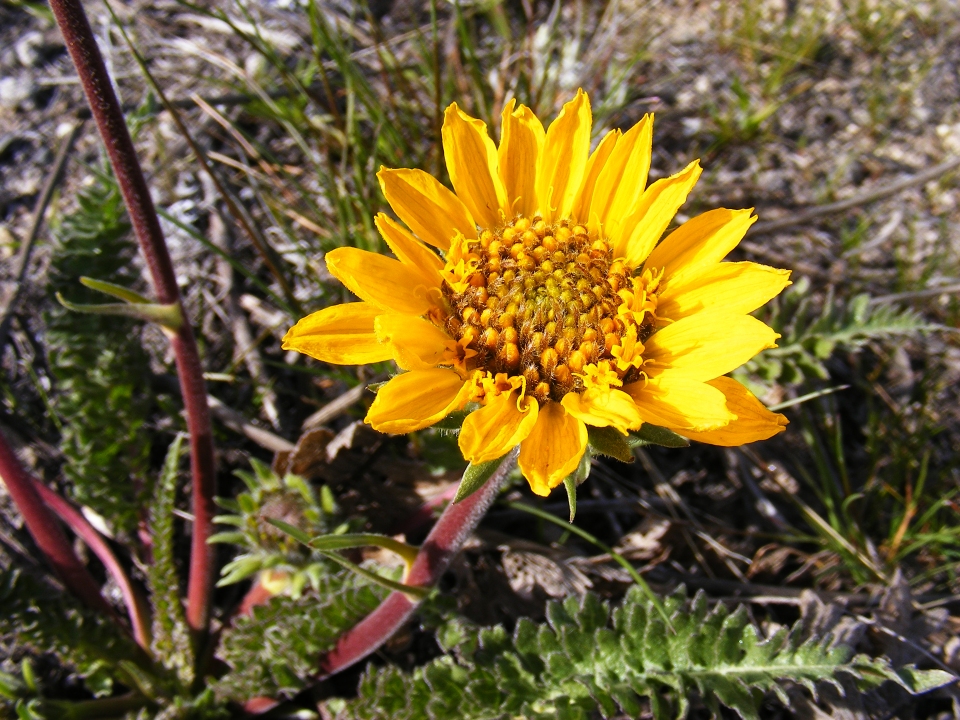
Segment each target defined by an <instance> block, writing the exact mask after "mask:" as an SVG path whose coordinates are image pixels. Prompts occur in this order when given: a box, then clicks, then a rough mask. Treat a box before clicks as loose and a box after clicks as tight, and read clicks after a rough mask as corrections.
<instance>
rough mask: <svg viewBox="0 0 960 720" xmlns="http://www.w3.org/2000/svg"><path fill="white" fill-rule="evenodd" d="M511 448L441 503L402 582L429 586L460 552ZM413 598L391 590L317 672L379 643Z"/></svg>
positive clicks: (509, 461) (509, 463) (510, 458)
mask: <svg viewBox="0 0 960 720" xmlns="http://www.w3.org/2000/svg"><path fill="white" fill-rule="evenodd" d="M517 453H518V451H517V450H514V451H513V452H511V453H510V454H509V455H507V457H505V458H504V459H503V462H502V463H500V467H498V468H497V469H496V471H495V472H494V473H493V475H492V476H491V477H490V479H489V480H487V482H486V483H485V484H484V485H483V487H481V488H480V489H479V490H477V491H476V492H475V493H473V494H472V495H470V496H469V497H467V498H466V499H464V500H462V501H460V502H458V503H457V504H456V505H453V504H450V505H447V507H446V509H445V510H444V511H443V514H442V515H441V516H440V519H439V520H437V524H436V525H434V526H433V530H431V531H430V534H429V535H427V539H426V540H424V542H423V545H421V546H420V552H419V553H417V559H416V560H414V561H413V566H412V567H411V568H410V574H409V575H408V576H407V581H406V582H407V585H413V586H418V587H432V586H433V585H435V584H436V583H437V581H438V580H440V576H441V575H443V573H444V572H445V571H446V569H447V567H448V566H449V565H450V561H451V560H453V558H454V556H455V555H456V554H457V553H458V552H460V548H461V547H463V543H464V542H466V540H467V538H468V537H469V536H470V534H471V533H472V532H473V531H474V529H475V528H476V527H477V525H478V524H479V523H480V521H481V520H482V519H483V516H484V515H485V514H486V512H487V509H488V508H489V507H490V505H491V504H492V503H493V501H494V499H496V497H497V494H498V493H499V492H500V486H501V485H503V482H504V480H506V478H507V475H509V474H510V471H511V470H512V469H513V466H514V465H515V464H516V462H517ZM417 604H418V603H417V601H415V600H412V599H411V598H410V596H408V595H405V594H403V593H401V592H393V593H390V595H389V596H388V597H387V599H386V600H384V601H383V603H381V604H380V606H379V607H378V608H377V609H376V610H374V611H373V612H372V613H370V614H369V615H367V617H365V618H364V619H363V620H361V621H360V622H359V623H357V625H356V626H354V627H353V628H351V629H350V630H348V631H347V632H346V633H344V634H343V636H341V638H340V640H339V641H338V642H337V646H336V647H335V648H334V649H333V650H331V651H330V652H329V653H328V654H327V655H326V657H324V659H323V661H322V662H321V672H322V673H323V677H329V676H330V675H333V674H335V673H338V672H340V671H341V670H343V669H345V668H347V667H349V666H350V665H352V664H353V663H355V662H357V661H358V660H361V659H362V658H364V657H366V656H367V655H369V654H370V653H372V652H373V651H374V650H376V649H377V648H379V647H380V646H381V645H383V644H384V643H385V642H386V641H387V640H389V639H390V636H391V635H393V633H395V632H396V631H397V630H398V629H399V628H400V626H401V625H403V623H405V622H406V621H407V620H408V619H409V618H410V616H411V615H412V614H413V611H414V610H416V608H417Z"/></svg>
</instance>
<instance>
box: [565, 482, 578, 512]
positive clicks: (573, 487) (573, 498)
mask: <svg viewBox="0 0 960 720" xmlns="http://www.w3.org/2000/svg"><path fill="white" fill-rule="evenodd" d="M563 487H564V489H565V490H566V491H567V504H568V505H569V506H570V522H573V519H574V518H575V517H576V516H577V480H576V478H574V476H573V475H567V476H566V477H565V478H564V479H563Z"/></svg>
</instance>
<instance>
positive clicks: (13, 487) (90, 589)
mask: <svg viewBox="0 0 960 720" xmlns="http://www.w3.org/2000/svg"><path fill="white" fill-rule="evenodd" d="M0 478H3V482H4V483H5V484H6V486H7V490H8V491H9V493H10V497H11V498H13V501H14V502H15V503H16V504H17V509H18V510H19V511H20V514H21V515H22V516H23V522H24V524H25V525H26V526H27V530H28V531H29V533H30V535H31V536H32V537H33V541H34V542H35V543H36V544H37V547H38V548H40V551H41V552H42V553H43V554H44V556H45V557H46V559H47V562H49V563H50V565H51V566H52V567H53V569H54V570H55V571H56V573H57V575H58V576H59V578H60V579H61V580H62V581H63V584H64V585H66V586H67V588H68V589H69V590H70V591H71V592H72V593H73V594H74V595H76V596H77V597H78V598H80V600H81V601H83V602H84V603H86V604H87V606H88V607H91V608H93V609H94V610H99V611H101V612H103V613H105V614H106V615H107V616H109V617H111V618H115V617H116V615H115V613H114V612H113V608H112V607H110V604H109V603H107V601H106V600H104V598H103V595H101V594H100V587H99V586H98V585H97V583H96V581H95V580H94V579H93V577H92V576H91V575H90V573H89V572H88V571H87V568H86V567H84V565H83V563H82V562H80V558H78V557H77V555H76V553H74V552H73V546H72V545H71V544H70V541H69V540H67V536H66V535H64V533H63V529H62V528H61V527H60V522H59V521H58V520H57V517H56V515H54V514H53V513H52V512H51V511H50V508H48V507H47V506H46V505H45V504H44V502H43V500H42V499H41V497H40V495H39V494H38V493H37V490H36V487H34V483H33V481H32V479H31V478H30V475H29V474H28V473H27V471H26V470H24V469H23V466H22V465H21V464H20V461H19V460H18V459H17V456H16V455H15V454H14V452H13V450H12V449H11V447H10V446H9V445H8V444H7V440H6V438H5V437H4V436H3V435H2V434H0Z"/></svg>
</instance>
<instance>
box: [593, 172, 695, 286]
mask: <svg viewBox="0 0 960 720" xmlns="http://www.w3.org/2000/svg"><path fill="white" fill-rule="evenodd" d="M700 172H701V168H700V161H699V160H694V161H693V162H692V163H690V164H689V165H687V167H685V168H684V169H683V170H681V171H680V172H678V173H677V174H676V175H671V176H670V177H668V178H663V179H662V180H657V181H656V182H655V183H654V184H653V185H651V186H650V187H648V188H647V189H646V190H645V191H644V193H643V195H641V196H640V200H639V202H638V203H637V205H636V207H635V208H634V210H633V211H632V212H631V213H630V214H629V216H627V217H626V218H625V219H624V220H623V222H622V224H621V225H620V226H619V228H618V229H617V231H616V234H614V235H610V239H611V240H612V241H613V256H614V257H615V258H617V257H622V258H623V259H624V261H625V262H626V264H627V267H630V268H635V267H637V266H639V265H640V263H642V262H643V261H644V260H646V259H647V255H649V254H650V251H651V250H653V246H654V245H656V244H657V240H659V239H660V236H661V235H663V231H664V230H666V229H667V225H669V224H670V221H671V220H673V216H674V215H676V214H677V210H679V209H680V206H681V205H683V203H685V202H686V201H687V195H689V194H690V191H691V190H692V189H693V186H694V185H696V184H697V179H698V178H699V177H700Z"/></svg>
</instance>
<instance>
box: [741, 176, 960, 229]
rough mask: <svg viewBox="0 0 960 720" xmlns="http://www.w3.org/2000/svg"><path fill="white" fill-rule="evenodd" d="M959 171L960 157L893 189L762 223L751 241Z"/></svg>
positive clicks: (877, 190) (895, 184)
mask: <svg viewBox="0 0 960 720" xmlns="http://www.w3.org/2000/svg"><path fill="white" fill-rule="evenodd" d="M958 167H960V157H955V158H951V159H950V160H947V161H946V162H942V163H940V164H939V165H934V166H933V167H932V168H928V169H927V170H924V171H922V172H919V173H917V174H916V175H912V176H911V177H908V178H904V179H903V180H898V181H896V182H893V183H890V184H889V185H882V186H881V187H878V188H874V189H873V190H869V191H867V192H865V193H862V194H860V195H854V196H853V197H850V198H847V199H846V200H839V201H837V202H834V203H828V204H826V205H818V206H816V207H812V208H809V209H807V210H803V211H802V212H798V213H794V214H792V215H787V216H786V217H782V218H777V219H776V220H768V221H766V222H758V223H757V224H756V225H754V226H753V227H752V228H751V229H750V237H754V238H755V237H757V236H758V235H766V234H768V233H772V232H774V231H776V230H783V229H784V228H788V227H794V226H796V225H804V224H806V223H808V222H810V221H811V220H816V219H817V218H820V217H823V216H824V215H832V214H833V213H838V212H841V211H843V210H849V209H851V208H855V207H861V206H863V205H868V204H870V203H872V202H876V201H877V200H883V199H884V198H887V197H890V196H891V195H896V194H897V193H898V192H902V191H903V190H906V189H908V188H912V187H914V186H915V185H923V184H924V183H926V182H930V181H931V180H936V179H937V178H939V177H940V176H941V175H946V174H947V173H948V172H950V171H951V170H955V169H957V168H958Z"/></svg>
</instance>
